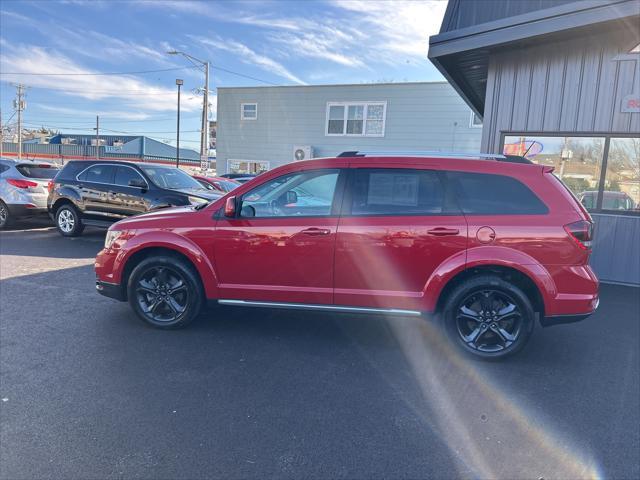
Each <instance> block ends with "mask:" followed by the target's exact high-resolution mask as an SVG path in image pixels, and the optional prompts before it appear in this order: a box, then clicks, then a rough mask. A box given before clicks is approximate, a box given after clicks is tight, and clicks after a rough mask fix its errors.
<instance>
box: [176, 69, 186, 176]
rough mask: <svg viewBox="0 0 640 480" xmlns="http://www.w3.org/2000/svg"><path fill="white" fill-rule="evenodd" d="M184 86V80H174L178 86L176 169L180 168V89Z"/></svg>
mask: <svg viewBox="0 0 640 480" xmlns="http://www.w3.org/2000/svg"><path fill="white" fill-rule="evenodd" d="M183 84H184V80H181V79H179V78H176V85H177V86H178V124H177V125H176V168H179V167H180V87H181V86H182V85H183Z"/></svg>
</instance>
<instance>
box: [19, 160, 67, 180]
mask: <svg viewBox="0 0 640 480" xmlns="http://www.w3.org/2000/svg"><path fill="white" fill-rule="evenodd" d="M16 170H18V171H19V172H20V173H21V174H22V175H24V176H25V177H29V178H42V179H45V180H48V179H52V178H53V177H55V176H56V174H57V173H58V172H59V171H60V170H59V169H58V168H55V167H52V166H49V165H47V164H39V165H29V164H23V165H17V166H16Z"/></svg>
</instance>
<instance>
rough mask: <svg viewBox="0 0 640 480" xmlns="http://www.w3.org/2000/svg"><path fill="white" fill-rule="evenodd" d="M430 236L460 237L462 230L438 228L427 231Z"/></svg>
mask: <svg viewBox="0 0 640 480" xmlns="http://www.w3.org/2000/svg"><path fill="white" fill-rule="evenodd" d="M427 233H428V234H429V235H435V236H436V237H444V236H446V235H458V234H459V233H460V230H458V229H457V228H445V227H437V228H432V229H431V230H427Z"/></svg>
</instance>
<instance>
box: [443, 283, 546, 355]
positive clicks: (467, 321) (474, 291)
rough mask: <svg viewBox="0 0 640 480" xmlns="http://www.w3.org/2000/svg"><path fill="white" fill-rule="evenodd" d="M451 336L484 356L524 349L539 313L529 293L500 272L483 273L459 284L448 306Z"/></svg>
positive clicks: (470, 351) (447, 327)
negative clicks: (503, 277) (534, 308)
mask: <svg viewBox="0 0 640 480" xmlns="http://www.w3.org/2000/svg"><path fill="white" fill-rule="evenodd" d="M443 314H444V315H443V316H444V323H445V325H444V326H445V330H446V332H447V335H448V337H449V338H450V339H451V340H452V341H453V343H454V344H455V345H457V346H458V347H459V348H461V349H462V350H463V351H464V352H466V353H468V354H471V355H473V356H475V357H478V358H483V359H497V358H504V357H507V356H509V355H513V354H514V353H516V352H518V351H520V350H521V349H522V348H523V347H524V345H525V344H526V343H527V341H528V340H529V337H530V336H531V332H532V331H533V325H534V317H535V313H534V311H533V307H532V306H531V302H530V300H529V299H528V298H527V295H526V294H525V293H524V292H523V291H522V290H521V289H520V288H518V287H517V286H516V285H513V284H511V283H509V282H507V281H505V280H503V279H502V278H500V277H498V276H493V275H482V276H478V277H474V278H471V279H469V280H467V281H465V282H464V283H462V284H460V285H459V286H458V287H456V288H455V289H454V290H453V291H452V292H451V294H450V295H449V297H448V298H447V301H446V303H445V306H444V311H443Z"/></svg>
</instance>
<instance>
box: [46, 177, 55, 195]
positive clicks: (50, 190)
mask: <svg viewBox="0 0 640 480" xmlns="http://www.w3.org/2000/svg"><path fill="white" fill-rule="evenodd" d="M53 187H54V183H53V180H51V181H49V183H47V191H48V192H49V193H51V192H53Z"/></svg>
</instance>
